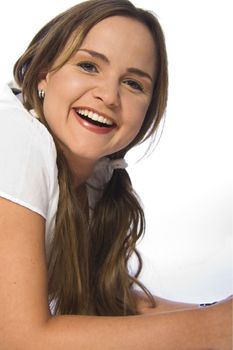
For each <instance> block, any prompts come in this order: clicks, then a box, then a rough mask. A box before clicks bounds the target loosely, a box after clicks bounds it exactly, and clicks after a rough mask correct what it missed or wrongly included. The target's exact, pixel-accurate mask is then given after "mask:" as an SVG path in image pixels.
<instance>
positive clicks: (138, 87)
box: [78, 62, 144, 92]
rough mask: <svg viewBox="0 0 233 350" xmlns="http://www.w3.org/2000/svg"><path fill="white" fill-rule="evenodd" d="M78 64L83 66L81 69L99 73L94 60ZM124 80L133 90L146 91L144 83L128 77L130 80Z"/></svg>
mask: <svg viewBox="0 0 233 350" xmlns="http://www.w3.org/2000/svg"><path fill="white" fill-rule="evenodd" d="M78 66H79V67H81V69H83V70H84V71H85V72H88V73H98V69H97V67H96V65H95V64H94V63H92V62H80V63H78ZM93 68H94V71H93ZM123 82H124V83H127V85H129V87H130V88H132V89H133V90H136V91H141V92H143V91H144V87H143V85H142V84H140V83H139V82H138V81H136V80H132V79H128V80H124V81H123Z"/></svg>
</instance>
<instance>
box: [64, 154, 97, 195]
mask: <svg viewBox="0 0 233 350" xmlns="http://www.w3.org/2000/svg"><path fill="white" fill-rule="evenodd" d="M64 154H65V157H66V159H67V162H68V164H69V167H70V169H71V172H72V175H73V183H74V186H75V188H78V187H79V186H81V185H82V184H84V183H85V181H86V180H87V179H88V178H89V177H90V176H91V174H92V172H93V169H94V167H95V164H96V160H90V159H85V158H84V159H83V158H79V157H77V156H76V155H74V154H70V153H69V154H66V153H65V152H64Z"/></svg>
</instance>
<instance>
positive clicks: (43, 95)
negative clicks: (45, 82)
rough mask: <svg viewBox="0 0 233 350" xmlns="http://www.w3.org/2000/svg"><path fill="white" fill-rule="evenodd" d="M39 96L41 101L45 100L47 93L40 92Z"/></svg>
mask: <svg viewBox="0 0 233 350" xmlns="http://www.w3.org/2000/svg"><path fill="white" fill-rule="evenodd" d="M38 96H39V98H40V99H41V100H43V99H44V97H45V92H44V90H38Z"/></svg>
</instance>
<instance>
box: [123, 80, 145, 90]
mask: <svg viewBox="0 0 233 350" xmlns="http://www.w3.org/2000/svg"><path fill="white" fill-rule="evenodd" d="M124 82H127V85H129V86H130V87H131V88H132V89H133V90H138V91H142V92H143V91H144V87H143V86H142V84H140V83H139V82H138V81H136V80H131V79H129V80H124Z"/></svg>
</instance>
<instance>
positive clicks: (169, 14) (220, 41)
mask: <svg viewBox="0 0 233 350" xmlns="http://www.w3.org/2000/svg"><path fill="white" fill-rule="evenodd" d="M76 3H77V1H74V0H73V1H72V0H66V1H65V0H40V1H33V0H31V1H27V0H21V1H16V0H8V1H7V2H1V4H0V33H1V34H0V38H1V55H0V87H1V86H2V85H3V84H4V83H5V82H7V81H8V80H10V79H11V78H12V74H11V71H12V67H13V64H14V62H15V61H16V59H17V58H18V56H19V55H20V54H21V53H22V52H23V51H24V49H25V48H26V46H27V45H28V43H29V41H30V40H31V39H32V37H33V36H34V34H35V33H36V32H37V31H38V30H39V29H40V27H41V26H42V25H43V24H44V23H45V22H47V21H48V20H50V19H51V18H52V17H53V16H54V15H56V14H57V13H59V12H60V11H62V10H64V9H66V8H68V7H69V6H72V5H74V4H76ZM134 3H135V4H136V5H138V6H140V7H144V8H147V9H151V10H153V11H154V12H155V13H156V14H157V15H158V17H159V20H160V22H161V24H162V26H163V28H164V32H165V36H166V40H167V49H168V56H169V71H170V87H169V103H168V108H167V113H166V122H165V126H164V130H163V133H162V137H161V139H160V141H159V143H158V145H157V147H156V148H155V150H154V152H153V154H152V155H151V156H150V157H149V158H147V159H144V160H142V161H140V162H138V163H137V162H136V161H137V160H138V159H139V158H140V157H141V156H142V155H143V152H144V148H139V149H136V150H135V151H134V152H131V154H130V155H129V157H128V158H127V160H128V162H129V172H130V174H131V177H132V181H133V184H134V186H135V188H136V190H137V192H138V193H139V195H140V197H141V198H142V201H143V203H144V206H145V210H146V217H147V230H146V236H145V238H144V240H143V241H142V242H141V243H140V245H139V249H140V251H141V252H142V254H143V257H144V259H145V268H144V272H143V275H142V279H143V281H144V282H145V283H146V285H147V286H148V287H149V288H150V289H151V290H152V292H153V293H154V294H157V295H160V296H163V297H165V298H169V299H173V300H183V301H187V302H207V301H213V300H219V299H222V298H224V297H226V296H228V295H230V294H232V292H233V280H232V278H233V277H232V273H233V260H232V259H233V248H232V246H233V242H232V175H233V174H232V156H231V147H232V141H231V139H232V129H231V124H232V122H231V119H232V117H233V113H232V101H233V99H232V81H233V74H232V65H233V53H232V48H231V43H232V37H231V36H232V31H233V28H231V22H232V18H231V14H232V10H231V6H230V5H231V1H230V0H229V1H227V0H222V1H214V0H195V1H194V0H192V1H189V0H188V1H187V0H176V1H174V0H158V1H154V3H153V4H151V1H149V0H143V1H142V0H137V1H136V0H135V1H134ZM142 50H143V48H142Z"/></svg>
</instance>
